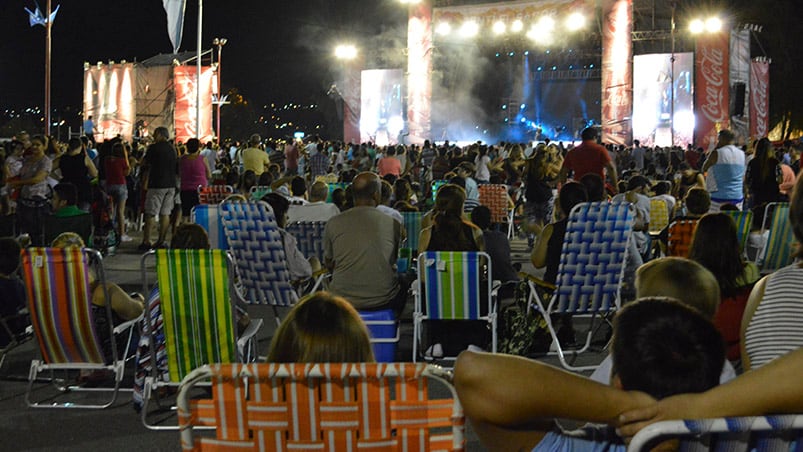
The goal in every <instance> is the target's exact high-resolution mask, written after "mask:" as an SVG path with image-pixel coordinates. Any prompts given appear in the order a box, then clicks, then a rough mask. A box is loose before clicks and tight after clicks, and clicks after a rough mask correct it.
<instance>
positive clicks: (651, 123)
mask: <svg viewBox="0 0 803 452" xmlns="http://www.w3.org/2000/svg"><path fill="white" fill-rule="evenodd" d="M670 58H671V54H669V53H656V54H648V55H636V56H634V57H633V139H635V140H639V141H640V142H641V144H642V145H644V146H670V145H671V144H672V136H671V131H670V124H671V121H670V120H669V116H670V112H671V108H670V105H669V103H670V100H671V97H672V94H671V91H670V85H671V82H672V79H671V78H670V76H669V74H670V68H671V61H670ZM693 62H694V58H693V55H692V53H691V52H688V53H676V54H675V67H674V85H675V102H674V104H675V121H674V124H675V127H674V129H675V145H676V146H682V147H685V146H686V145H687V144H689V143H691V142H692V137H693V135H694V111H693V99H694V96H693V94H694V93H693V89H692V87H693V86H694V85H693V80H692V69H693Z"/></svg>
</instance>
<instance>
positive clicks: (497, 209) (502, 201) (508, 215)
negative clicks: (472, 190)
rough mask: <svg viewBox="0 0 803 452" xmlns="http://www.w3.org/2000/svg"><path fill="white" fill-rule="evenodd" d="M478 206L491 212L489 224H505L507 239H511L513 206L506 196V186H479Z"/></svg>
mask: <svg viewBox="0 0 803 452" xmlns="http://www.w3.org/2000/svg"><path fill="white" fill-rule="evenodd" d="M479 192H480V205H483V206H485V207H487V208H488V209H490V210H491V223H497V224H507V238H508V239H510V238H512V237H513V206H512V205H511V202H510V198H509V196H508V195H507V185H501V184H483V185H480V186H479Z"/></svg>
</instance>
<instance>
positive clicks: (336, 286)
mask: <svg viewBox="0 0 803 452" xmlns="http://www.w3.org/2000/svg"><path fill="white" fill-rule="evenodd" d="M352 190H353V196H354V207H352V208H351V209H349V210H346V211H345V212H343V213H341V214H339V215H336V216H334V217H332V218H331V219H330V220H329V221H328V222H327V223H326V230H325V231H324V237H323V242H324V263H325V265H326V267H327V268H329V270H330V271H332V282H331V283H330V284H329V290H330V291H331V292H333V293H335V294H337V295H340V296H342V297H344V298H345V299H347V300H349V301H350V302H351V303H352V304H353V305H354V307H355V308H357V309H360V310H377V309H387V308H390V309H393V310H394V311H395V312H396V313H397V314H398V313H400V312H401V310H402V309H403V308H404V303H405V301H406V290H405V289H403V288H402V287H401V285H400V284H399V280H398V275H397V273H396V269H395V265H396V258H397V254H398V250H399V243H400V242H401V237H402V225H401V224H399V223H398V222H397V221H395V220H393V218H391V217H389V216H388V215H385V214H384V213H382V212H381V211H379V210H378V209H377V208H376V206H377V205H378V204H379V200H380V197H381V190H382V185H381V181H380V179H379V176H378V175H377V174H376V173H371V172H363V173H360V174H358V175H357V177H355V178H354V181H353V182H352Z"/></svg>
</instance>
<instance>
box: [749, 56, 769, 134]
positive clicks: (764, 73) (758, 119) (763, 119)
mask: <svg viewBox="0 0 803 452" xmlns="http://www.w3.org/2000/svg"><path fill="white" fill-rule="evenodd" d="M769 115H770V63H769V61H767V60H766V59H762V60H754V61H752V62H751V63H750V136H751V137H753V138H763V137H766V136H767V134H768V133H769V124H770V118H769Z"/></svg>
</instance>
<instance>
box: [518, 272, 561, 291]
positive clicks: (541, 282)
mask: <svg viewBox="0 0 803 452" xmlns="http://www.w3.org/2000/svg"><path fill="white" fill-rule="evenodd" d="M519 276H520V277H522V278H526V279H527V280H528V281H530V282H532V283H533V284H535V285H536V286H539V287H541V288H544V289H547V290H550V291H553V290H555V289H557V288H558V286H556V285H554V284H552V283H548V282H546V281H544V280H543V279H540V278H537V277H535V276H533V275H531V274H529V273H526V272H519Z"/></svg>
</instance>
